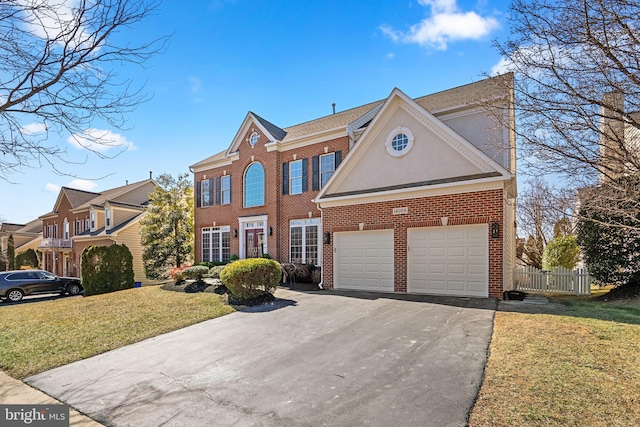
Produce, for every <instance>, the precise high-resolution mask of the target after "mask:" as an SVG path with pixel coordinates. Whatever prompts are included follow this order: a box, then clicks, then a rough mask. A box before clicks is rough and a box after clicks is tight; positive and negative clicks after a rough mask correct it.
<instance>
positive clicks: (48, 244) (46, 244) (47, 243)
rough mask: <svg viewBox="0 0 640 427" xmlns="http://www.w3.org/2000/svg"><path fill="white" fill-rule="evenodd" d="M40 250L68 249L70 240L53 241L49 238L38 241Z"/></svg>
mask: <svg viewBox="0 0 640 427" xmlns="http://www.w3.org/2000/svg"><path fill="white" fill-rule="evenodd" d="M40 247H41V248H70V247H71V239H53V238H51V237H49V238H46V239H42V240H40Z"/></svg>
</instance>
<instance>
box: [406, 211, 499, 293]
mask: <svg viewBox="0 0 640 427" xmlns="http://www.w3.org/2000/svg"><path fill="white" fill-rule="evenodd" d="M407 237H408V245H409V252H408V259H407V262H408V275H407V276H408V277H407V285H408V291H409V292H416V293H432V294H437V295H457V296H482V297H486V296H488V290H489V287H488V277H489V269H488V265H489V257H488V250H489V249H488V248H489V242H488V226H487V225H486V224H475V225H465V226H445V227H425V228H414V229H409V230H407Z"/></svg>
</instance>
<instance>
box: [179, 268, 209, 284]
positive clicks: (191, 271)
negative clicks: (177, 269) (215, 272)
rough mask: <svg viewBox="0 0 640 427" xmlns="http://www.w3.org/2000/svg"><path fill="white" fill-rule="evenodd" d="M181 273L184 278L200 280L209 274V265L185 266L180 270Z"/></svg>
mask: <svg viewBox="0 0 640 427" xmlns="http://www.w3.org/2000/svg"><path fill="white" fill-rule="evenodd" d="M182 274H183V277H184V278H185V279H193V280H198V281H200V280H202V278H203V277H204V276H205V275H208V274H209V267H207V266H204V265H194V266H193V267H187V268H185V269H184V270H182Z"/></svg>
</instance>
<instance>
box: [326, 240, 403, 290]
mask: <svg viewBox="0 0 640 427" xmlns="http://www.w3.org/2000/svg"><path fill="white" fill-rule="evenodd" d="M333 245H334V252H333V265H334V275H333V277H334V288H336V289H353V290H362V291H382V292H393V230H374V231H356V232H340V233H334V234H333Z"/></svg>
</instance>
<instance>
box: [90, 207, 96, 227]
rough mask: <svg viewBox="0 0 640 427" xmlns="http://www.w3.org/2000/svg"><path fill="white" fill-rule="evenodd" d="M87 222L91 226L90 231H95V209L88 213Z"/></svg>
mask: <svg viewBox="0 0 640 427" xmlns="http://www.w3.org/2000/svg"><path fill="white" fill-rule="evenodd" d="M89 218H90V219H89V224H90V227H91V231H95V230H96V211H91V213H90V214H89Z"/></svg>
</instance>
